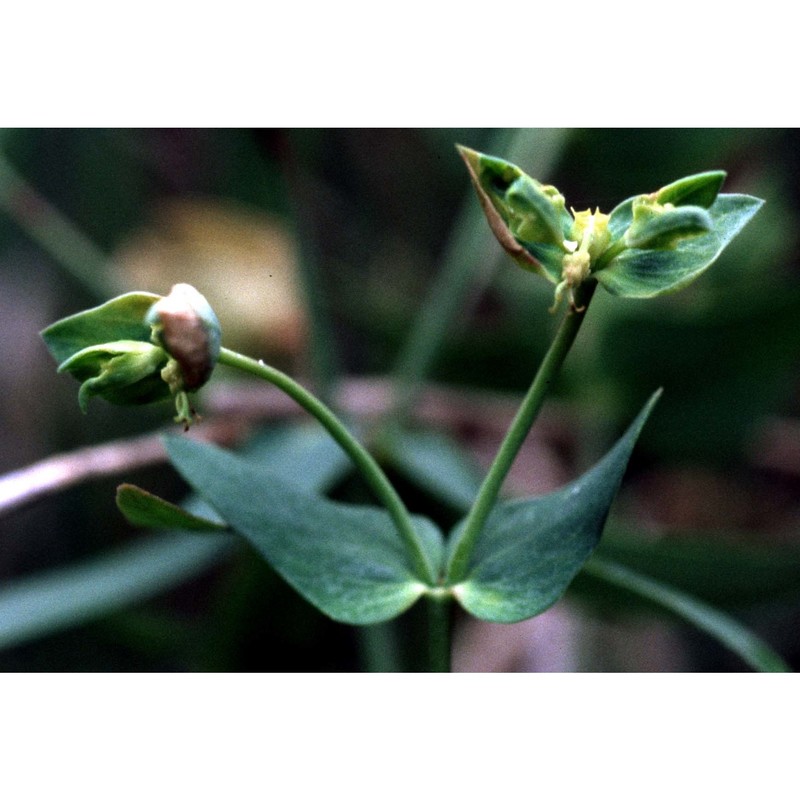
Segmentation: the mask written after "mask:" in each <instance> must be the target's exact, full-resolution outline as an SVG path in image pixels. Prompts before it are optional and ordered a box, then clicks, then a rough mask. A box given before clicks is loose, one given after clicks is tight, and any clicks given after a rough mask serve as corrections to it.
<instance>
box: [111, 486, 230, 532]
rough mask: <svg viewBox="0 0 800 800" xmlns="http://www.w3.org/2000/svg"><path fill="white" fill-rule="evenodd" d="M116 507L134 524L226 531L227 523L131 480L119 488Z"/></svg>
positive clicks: (188, 529) (178, 528)
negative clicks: (160, 495)
mask: <svg viewBox="0 0 800 800" xmlns="http://www.w3.org/2000/svg"><path fill="white" fill-rule="evenodd" d="M117 507H118V508H119V510H120V511H121V512H122V513H123V514H124V515H125V518H126V519H127V520H128V522H130V523H131V525H136V526H138V527H141V528H175V529H176V530H184V531H224V530H227V529H228V526H227V525H226V524H225V523H224V522H216V521H214V520H211V519H208V518H206V517H201V516H199V515H197V514H190V513H189V512H188V511H185V510H184V509H182V508H180V507H179V506H176V505H174V504H173V503H170V502H168V501H167V500H163V499H162V498H160V497H158V496H157V495H154V494H151V493H150V492H147V491H145V490H144V489H140V488H139V487H138V486H134V485H133V484H130V483H122V484H120V485H119V486H118V487H117Z"/></svg>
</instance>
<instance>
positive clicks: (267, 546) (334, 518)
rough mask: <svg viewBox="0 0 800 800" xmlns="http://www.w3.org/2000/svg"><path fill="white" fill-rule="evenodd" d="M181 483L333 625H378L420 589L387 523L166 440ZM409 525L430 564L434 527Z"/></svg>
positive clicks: (215, 453)
mask: <svg viewBox="0 0 800 800" xmlns="http://www.w3.org/2000/svg"><path fill="white" fill-rule="evenodd" d="M165 445H166V448H167V451H168V453H169V455H170V458H171V459H172V463H173V464H174V465H175V467H176V469H177V470H178V471H179V472H180V473H181V475H183V477H184V478H185V479H186V480H187V481H188V482H189V483H190V484H191V485H192V486H193V487H194V488H195V489H196V490H197V491H198V492H199V493H200V494H201V495H203V496H204V497H205V498H206V499H207V500H208V501H209V502H210V503H211V504H212V505H213V506H214V507H215V508H216V510H217V511H219V512H220V514H221V515H222V517H223V518H224V519H226V520H227V521H228V522H229V523H230V525H231V526H232V527H233V528H234V530H236V531H237V532H238V533H240V534H241V535H242V536H244V537H245V538H246V539H247V540H248V541H249V542H250V544H251V545H253V547H255V548H256V550H258V552H260V553H261V555H262V556H264V558H265V559H266V560H267V561H268V562H269V563H270V564H271V565H272V566H273V568H274V569H275V570H276V571H277V572H278V573H280V574H281V575H282V576H283V578H284V579H285V580H286V581H287V582H288V583H290V584H291V585H292V586H293V587H294V588H295V589H296V590H297V591H298V592H299V593H300V594H301V595H303V597H305V598H306V599H307V600H308V601H309V602H310V603H312V604H313V605H315V606H316V607H317V608H319V609H320V610H321V611H322V612H324V613H325V614H328V615H329V616H330V617H332V618H333V619H335V620H338V621H339V622H346V623H350V624H354V625H361V624H371V623H375V622H383V621H386V620H388V619H392V618H393V617H395V616H397V615H399V614H400V613H402V612H403V611H405V610H406V609H407V608H409V607H410V606H411V605H412V604H413V603H414V602H415V601H416V600H417V599H418V598H419V597H420V596H421V595H422V594H424V593H425V591H426V590H427V588H428V587H426V586H425V585H424V584H423V583H421V582H420V580H419V579H418V578H417V577H416V576H415V575H414V573H413V571H412V568H411V565H410V563H409V561H408V558H407V554H406V552H405V550H404V548H403V544H402V541H401V539H400V536H399V535H398V533H397V531H396V530H395V528H394V525H393V523H392V520H391V518H390V517H389V515H388V514H387V513H386V512H384V511H382V510H379V509H375V508H368V507H363V506H352V505H346V504H344V503H337V502H333V501H331V500H327V499H325V498H323V497H320V496H319V495H314V494H311V493H309V492H303V491H300V490H298V489H296V488H294V487H293V486H291V485H290V484H288V483H286V482H285V481H284V480H283V479H282V478H281V477H280V476H279V475H277V474H275V473H273V472H271V471H270V470H269V469H266V468H264V467H261V466H259V465H254V464H253V463H252V462H251V461H248V460H247V459H244V458H242V457H240V456H236V455H234V454H232V453H229V452H226V451H224V450H221V449H220V448H217V447H215V446H213V445H209V444H203V443H200V442H196V441H192V440H190V439H182V438H178V437H168V438H166V439H165ZM415 525H416V526H417V529H418V530H419V532H420V534H421V537H422V539H423V541H424V543H425V546H426V549H427V551H428V554H429V557H430V558H431V560H432V561H434V562H440V561H441V556H442V551H443V543H442V540H441V534H440V533H439V531H438V529H436V527H435V526H434V525H433V523H431V522H429V521H428V520H424V519H416V520H415Z"/></svg>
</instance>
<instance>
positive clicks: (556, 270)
mask: <svg viewBox="0 0 800 800" xmlns="http://www.w3.org/2000/svg"><path fill="white" fill-rule="evenodd" d="M459 150H460V153H461V155H462V157H463V158H464V161H465V163H466V165H467V167H468V170H469V173H470V176H471V178H472V182H473V184H474V186H475V189H476V191H477V193H478V198H479V200H480V202H481V205H482V207H483V209H484V211H485V213H486V217H487V219H488V222H489V225H490V226H491V229H492V231H493V232H494V234H495V235H496V237H497V239H498V240H499V241H500V243H501V244H502V246H503V247H504V248H505V249H506V250H507V251H508V253H509V254H510V255H511V256H512V257H513V259H514V260H515V261H516V262H517V263H518V264H520V265H521V266H522V267H523V268H525V269H527V270H529V271H531V272H533V273H536V274H538V275H540V276H542V277H544V278H545V279H547V280H548V281H550V282H551V283H552V284H553V285H554V287H555V290H554V303H553V307H552V309H551V311H552V312H554V313H555V312H557V311H558V312H559V313H561V314H562V319H561V322H560V325H559V328H558V331H557V333H556V336H555V338H554V340H553V342H552V344H551V346H550V349H549V350H548V352H547V354H546V355H545V357H544V359H543V361H542V363H541V366H540V367H539V370H538V372H537V373H536V375H535V377H534V379H533V382H532V383H531V386H530V389H529V391H528V393H527V394H526V396H525V398H524V399H523V401H522V403H521V405H520V407H519V410H518V412H517V415H516V417H515V418H514V420H513V422H512V423H511V425H510V427H509V429H508V431H507V433H506V436H505V438H504V440H503V442H502V444H501V446H500V448H499V450H498V453H497V455H496V457H495V460H494V462H493V464H492V465H491V467H490V469H489V470H488V472H487V474H486V476H485V478H484V480H483V482H482V485H481V487H480V489H479V491H478V493H477V496H476V497H475V499H474V502H473V503H472V505H471V507H470V508H469V510H468V511H467V513H466V514H465V516H464V517H463V519H462V520H461V522H459V523H458V524H457V525H456V526H455V527H454V528H453V530H452V531H450V532H449V534H448V535H445V533H444V532H443V531H442V530H441V529H440V528H439V527H438V526H437V524H436V523H435V522H434V521H433V520H431V519H427V518H424V517H419V516H414V515H412V514H410V513H409V511H408V509H407V508H406V505H405V503H404V501H403V499H402V498H401V496H400V494H399V493H398V491H397V490H396V488H395V487H394V486H393V485H392V483H391V481H390V480H389V479H388V477H387V475H386V473H385V472H384V471H383V469H382V468H381V467H380V466H379V464H378V462H377V461H376V459H375V458H374V457H373V455H372V454H371V453H370V451H369V450H368V449H367V448H366V447H365V446H364V445H363V444H362V443H361V442H360V441H359V439H358V438H357V437H356V436H355V435H354V434H353V433H352V432H351V430H350V429H349V428H348V426H347V425H346V424H345V423H344V422H343V421H342V420H341V419H340V418H339V417H338V416H337V415H336V414H335V413H334V412H333V411H332V410H331V409H330V408H328V407H327V406H326V405H325V404H324V403H323V402H321V401H320V400H319V399H318V398H317V397H315V396H314V395H313V394H311V393H310V392H309V391H307V390H306V389H305V388H303V387H302V386H301V385H300V384H298V383H297V382H296V381H294V380H293V379H292V378H290V377H289V376H288V375H286V374H284V373H282V372H280V371H279V370H277V369H275V368H274V367H271V366H269V365H267V364H265V363H263V362H262V361H259V360H255V359H252V358H249V357H247V356H244V355H241V354H239V353H235V352H233V351H231V350H228V349H227V348H224V347H221V344H220V326H219V322H218V320H217V318H216V316H215V314H214V312H213V311H212V309H211V308H210V306H209V305H208V303H207V302H206V301H205V299H204V298H203V297H202V295H200V294H199V293H198V292H197V291H196V290H195V289H193V288H192V287H188V286H186V285H178V286H176V287H174V289H173V291H172V292H171V293H170V295H169V296H167V297H166V298H161V297H159V296H157V295H152V294H147V293H130V294H125V295H122V296H120V297H117V298H115V299H113V300H111V301H109V302H108V303H105V304H104V305H102V306H99V307H97V308H95V309H91V310H89V311H85V312H82V313H79V314H76V315H74V316H71V317H68V318H66V319H64V320H61V321H60V322H57V323H55V324H54V325H52V326H50V327H49V328H47V329H46V330H45V331H44V332H43V336H44V339H45V342H46V343H47V346H48V347H49V349H50V351H51V353H52V354H53V355H54V357H55V358H56V360H57V361H58V362H59V364H60V366H59V370H63V371H68V372H71V373H72V374H73V375H74V376H75V377H76V378H78V379H79V380H80V381H81V389H80V393H79V400H80V403H81V407H82V408H83V409H84V410H86V407H87V403H88V401H89V399H90V398H91V397H93V396H100V397H104V398H105V399H107V400H109V401H111V402H115V403H143V402H151V401H156V400H160V399H164V398H165V397H170V396H172V397H173V398H174V400H175V403H176V408H177V417H176V420H178V421H180V422H181V423H183V424H184V426H185V427H187V428H188V426H189V425H190V424H191V423H192V420H193V417H194V411H193V409H192V408H191V405H190V402H189V393H190V392H192V391H194V390H196V389H198V388H200V386H202V385H203V384H204V383H205V382H206V381H207V380H208V379H209V377H210V376H211V374H212V371H213V370H214V368H215V366H216V365H217V364H222V365H225V366H228V367H233V368H235V369H239V370H242V371H244V372H246V373H249V374H250V375H252V376H254V377H257V378H261V379H263V380H265V381H267V382H269V383H272V384H274V385H275V386H277V387H278V388H280V389H281V390H283V391H284V392H286V393H287V394H288V395H289V396H290V397H292V398H293V399H294V400H295V401H297V402H298V403H299V404H300V405H301V406H302V407H303V408H304V409H306V410H307V411H308V412H309V413H310V414H312V415H313V416H314V417H315V418H316V419H317V420H319V422H320V423H321V424H322V425H323V426H324V427H325V428H326V429H327V431H328V432H329V433H330V434H331V436H332V437H333V438H334V439H335V440H336V442H337V443H338V444H339V445H340V447H341V448H342V449H343V450H344V451H345V452H346V453H347V455H348V456H349V457H350V459H351V460H352V462H353V463H354V465H355V466H356V467H357V468H358V470H359V471H360V473H361V475H362V476H363V477H364V479H365V480H366V482H367V484H368V485H369V486H370V488H371V489H372V492H373V494H374V496H375V499H376V500H377V501H378V502H379V503H380V506H379V507H377V506H376V507H365V506H356V505H350V504H345V503H341V502H334V501H332V500H330V499H327V498H326V497H324V496H321V495H318V494H310V493H308V492H305V491H302V490H300V489H298V488H297V487H296V486H294V485H293V484H292V483H291V482H289V481H287V480H285V479H283V478H282V477H281V475H280V474H275V473H274V472H273V471H271V469H270V465H269V464H263V465H259V464H254V463H253V462H252V461H251V460H248V459H246V458H245V457H243V456H241V455H238V454H236V453H233V452H227V451H224V450H222V449H220V448H218V447H215V446H213V445H210V444H204V443H200V442H197V441H194V440H192V439H189V438H186V437H182V436H169V437H166V438H165V445H166V448H167V451H168V453H169V456H170V458H171V460H172V463H173V465H174V466H175V468H176V469H177V470H178V472H179V473H180V474H181V475H182V476H183V477H184V478H185V479H186V480H187V481H188V483H189V484H190V485H191V486H192V487H193V488H194V489H195V490H196V491H197V492H198V493H199V494H200V495H201V496H202V497H203V498H204V499H205V500H206V501H207V502H208V503H209V504H210V505H211V506H212V507H213V508H214V509H215V510H216V512H218V514H219V519H211V518H210V517H208V518H206V517H202V516H198V515H195V514H189V513H188V512H187V511H185V510H183V509H181V508H179V507H177V506H174V505H172V504H171V503H168V502H167V501H165V500H162V499H160V498H158V497H156V496H154V495H152V494H149V493H147V492H144V491H143V490H141V489H138V488H137V487H135V486H132V485H129V484H124V485H123V486H121V487H120V488H119V490H118V496H117V500H118V505H119V507H120V509H121V510H122V512H123V513H124V514H125V515H126V516H127V517H128V518H129V519H130V520H131V521H132V522H134V523H135V524H140V525H150V526H156V527H174V528H184V529H190V530H204V529H208V530H220V529H225V528H229V529H230V530H231V531H233V532H235V533H237V534H239V535H241V536H243V537H244V538H245V539H247V540H248V541H249V542H250V543H251V544H252V546H253V547H254V548H255V549H256V550H257V551H258V552H259V553H260V554H261V555H262V556H263V557H264V558H265V559H266V560H267V561H268V562H269V563H270V564H271V565H272V567H273V568H274V569H275V570H276V571H277V572H278V573H280V574H281V575H282V576H283V578H284V579H285V580H286V581H287V582H288V583H289V584H291V585H292V586H293V587H294V588H295V589H296V590H297V591H298V592H299V593H300V594H302V595H303V596H304V597H305V598H306V599H307V600H308V601H309V602H310V603H312V604H313V605H315V606H316V607H317V608H318V609H320V610H321V611H322V612H324V613H325V614H327V615H329V616H330V617H332V618H333V619H335V620H338V621H340V622H344V623H349V624H354V625H369V624H373V623H379V622H385V621H388V620H391V619H393V618H395V617H397V616H398V615H400V614H402V613H403V612H404V611H406V610H407V609H408V608H410V607H411V606H412V605H413V604H414V603H416V602H417V601H418V600H419V599H421V598H424V599H425V601H426V602H427V604H428V607H429V609H430V621H431V624H430V625H429V633H428V639H429V642H428V644H429V652H430V666H431V668H432V669H438V670H446V669H448V668H449V653H450V639H449V636H450V632H449V616H450V611H451V607H452V604H453V603H454V602H455V603H458V604H460V605H461V607H462V608H463V609H464V610H465V611H466V612H468V613H470V614H473V615H475V616H476V617H479V618H481V619H484V620H489V621H493V622H506V623H510V622H517V621H520V620H523V619H526V618H529V617H532V616H535V615H537V614H540V613H541V612H543V611H544V610H546V609H547V608H549V607H550V606H551V605H552V604H553V603H555V602H556V601H557V600H558V599H559V598H560V597H561V596H562V595H563V594H564V592H565V591H566V589H567V587H568V586H569V584H570V583H571V581H572V580H573V578H574V577H575V575H576V574H577V573H578V572H579V571H580V570H581V568H583V567H584V566H585V565H586V562H587V559H589V557H590V556H591V555H592V552H593V550H594V549H595V547H596V546H597V544H598V542H599V540H600V536H601V533H602V530H603V527H604V524H605V521H606V518H607V516H608V513H609V509H610V506H611V504H612V502H613V500H614V497H615V495H616V493H617V490H618V488H619V485H620V482H621V480H622V476H623V473H624V471H625V468H626V466H627V463H628V460H629V458H630V455H631V452H632V450H633V447H634V444H635V442H636V439H637V437H638V436H639V433H640V432H641V430H642V427H643V426H644V424H645V422H646V420H647V417H648V415H649V414H650V412H651V411H652V409H653V406H654V405H655V403H656V400H657V398H658V394H659V392H656V393H655V394H654V395H653V396H652V397H651V398H650V399H649V400H648V401H647V402H646V403H645V405H644V407H643V409H642V411H641V412H640V413H639V415H638V416H637V417H636V419H635V420H634V421H633V422H632V423H631V425H630V427H629V428H628V430H627V431H626V432H625V433H624V434H623V435H622V437H621V438H620V439H619V441H617V443H616V444H615V445H614V446H613V447H612V448H611V450H610V451H609V452H608V453H607V454H606V456H605V457H604V458H602V459H601V460H600V461H599V462H598V463H597V464H596V465H595V466H594V467H593V468H592V469H591V470H589V471H588V472H586V473H585V474H584V475H582V476H580V477H579V478H577V479H576V480H574V481H573V482H572V483H570V484H569V485H568V486H566V487H564V488H563V489H561V490H559V491H557V492H554V493H552V494H549V495H546V496H542V497H533V498H523V499H516V500H500V499H499V496H500V491H501V488H502V486H503V482H504V480H505V478H506V476H507V474H508V471H509V469H510V468H511V465H512V463H513V461H514V459H515V457H516V455H517V453H518V451H519V449H520V447H521V445H522V443H523V441H524V440H525V437H526V436H527V434H528V432H529V430H530V428H531V426H532V425H533V423H534V421H535V419H536V416H537V414H538V412H539V410H540V408H541V406H542V403H543V401H544V399H545V396H546V392H547V389H548V388H549V386H550V385H551V384H552V382H553V380H554V378H555V376H556V375H557V373H558V371H559V368H560V366H561V364H562V363H563V361H564V359H565V357H566V355H567V353H568V352H569V350H570V348H571V346H572V344H573V342H574V340H575V337H576V336H577V334H578V331H579V329H580V327H581V324H582V322H583V320H584V318H585V316H586V313H587V310H588V308H589V305H590V303H591V300H592V297H593V295H594V292H595V290H596V288H597V286H598V285H601V286H602V287H603V288H605V289H606V290H608V291H609V292H611V293H612V294H615V295H619V296H621V297H631V298H648V297H654V296H656V295H659V294H662V293H664V292H668V291H672V290H675V289H678V288H680V287H682V286H684V285H686V284H687V283H689V282H690V281H692V280H693V279H694V278H696V277H697V276H698V275H700V273H701V272H703V271H704V270H705V269H706V268H708V267H709V266H710V265H711V263H712V262H713V261H714V260H715V259H716V258H717V257H718V256H719V254H720V253H721V252H722V251H723V249H724V248H725V247H726V245H727V244H728V243H729V242H730V241H731V239H733V237H734V236H736V234H737V233H738V232H739V231H740V230H741V229H742V228H743V227H744V225H745V224H746V223H747V222H748V221H749V220H750V218H751V217H752V216H753V214H755V212H756V211H757V210H758V208H759V206H760V205H761V201H760V200H758V199H756V198H754V197H749V196H746V195H726V194H719V191H720V188H721V186H722V183H723V181H724V177H725V175H724V173H722V172H707V173H702V174H699V175H693V176H690V177H688V178H684V179H682V180H679V181H676V182H674V183H671V184H669V185H668V186H665V187H663V188H662V189H660V190H658V191H656V192H653V193H651V194H643V195H639V196H637V197H633V198H630V199H628V200H626V201H625V202H623V203H621V204H620V205H618V206H617V207H616V208H615V209H614V210H613V211H611V212H610V214H605V213H602V212H601V211H600V210H599V209H598V210H595V211H594V212H592V211H591V210H586V211H579V212H575V211H572V210H569V209H568V207H567V203H566V200H565V198H564V197H563V196H562V195H561V193H560V192H559V191H558V190H557V189H555V188H554V187H552V186H544V185H542V184H541V183H539V182H538V181H536V180H534V179H533V178H531V177H529V176H528V175H526V174H525V173H524V172H523V171H522V170H521V169H519V167H517V166H515V165H514V164H511V163H509V162H507V161H504V160H502V159H499V158H495V157H492V156H488V155H484V154H481V153H477V152H475V151H473V150H470V149H467V148H459ZM591 569H592V570H593V572H594V574H596V575H598V576H600V577H604V578H605V579H606V580H609V581H612V582H617V583H622V584H626V585H627V587H628V588H630V589H631V590H633V591H640V592H641V593H644V594H648V593H649V595H650V596H651V597H655V598H656V599H658V597H657V596H658V595H659V591H660V590H661V589H662V588H663V587H659V586H657V585H654V584H652V583H650V584H648V583H647V580H646V579H644V584H643V583H642V582H641V579H638V580H639V582H638V583H637V579H631V577H630V576H629V575H627V576H626V573H625V572H624V570H623V571H622V573H620V571H619V569H616V568H615V566H614V565H613V564H607V563H603V562H597V561H593V562H591ZM662 594H663V593H662ZM667 595H668V597H667V598H666V599H664V597H662V598H661V599H662V601H663V602H664V603H665V604H667V605H671V607H672V608H673V610H677V611H678V612H679V613H683V614H684V615H685V616H687V617H689V618H690V619H692V618H694V619H695V621H697V622H698V624H701V625H702V624H703V622H702V619H705V620H708V619H711V617H710V616H709V615H708V614H706V615H705V617H703V615H702V614H699V613H696V612H697V605H696V604H695V605H694V606H692V601H691V600H686V602H682V600H681V598H679V597H678V596H677V595H676V594H674V593H673V594H672V595H669V592H668V590H667ZM670 598H671V599H670ZM676 598H677V599H676ZM712 614H713V612H712ZM693 615H694V616H693ZM701 618H702V619H701ZM717 622H719V624H718V625H717V626H716V633H717V635H719V636H720V638H722V639H725V637H726V633H725V632H726V631H727V632H728V634H730V635H729V636H728V640H729V643H731V642H733V641H734V640H735V641H736V643H737V646H738V649H739V652H740V653H741V654H742V655H743V656H744V657H745V658H748V659H749V660H750V662H751V663H753V664H754V665H755V666H757V667H760V668H782V667H783V666H784V665H783V664H782V662H781V661H780V659H778V658H777V657H775V656H774V654H771V653H770V652H769V651H768V649H767V648H766V647H765V646H763V645H762V644H761V643H760V642H758V641H757V640H756V639H755V638H754V637H750V638H748V635H747V634H743V633H742V632H741V631H740V630H739V629H738V628H736V626H735V623H732V622H730V621H727V620H724V619H722V618H719V619H718V620H717ZM726 626H727V627H726ZM732 631H733V633H731V632H732Z"/></svg>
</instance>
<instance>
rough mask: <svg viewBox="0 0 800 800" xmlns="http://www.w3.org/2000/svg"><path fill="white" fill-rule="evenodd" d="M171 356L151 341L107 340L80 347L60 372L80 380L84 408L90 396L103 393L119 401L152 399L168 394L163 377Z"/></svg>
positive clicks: (128, 402)
mask: <svg viewBox="0 0 800 800" xmlns="http://www.w3.org/2000/svg"><path fill="white" fill-rule="evenodd" d="M167 360H168V356H167V354H166V353H165V352H164V350H163V349H162V348H160V347H156V346H155V345H153V344H149V343H148V342H137V341H129V340H128V341H126V340H122V341H119V342H108V343H107V344H100V345H94V346H92V347H85V348H84V349H83V350H79V351H78V352H77V353H75V355H73V356H71V357H70V358H68V359H67V360H66V361H64V362H63V363H62V364H61V365H60V366H59V368H58V371H59V372H69V373H70V374H71V375H73V376H74V377H75V378H77V379H78V380H79V381H80V382H81V388H80V390H79V392H78V403H79V405H80V407H81V411H83V412H84V413H86V408H87V405H88V403H89V399H90V398H91V397H102V398H103V399H104V400H107V401H108V402H109V403H115V404H116V405H131V404H142V403H152V402H155V401H157V400H164V399H166V398H167V397H169V394H170V390H169V387H168V386H167V384H166V383H164V381H163V380H162V378H161V370H162V369H163V368H164V366H165V365H166V363H167Z"/></svg>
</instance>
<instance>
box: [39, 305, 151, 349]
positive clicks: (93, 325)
mask: <svg viewBox="0 0 800 800" xmlns="http://www.w3.org/2000/svg"><path fill="white" fill-rule="evenodd" d="M160 299H161V297H160V295H157V294H150V293H149V292H129V293H128V294H123V295H120V296H119V297H115V298H114V299H113V300H109V301H108V302H107V303H103V305H101V306H97V307H96V308H90V309H89V310H88V311H81V312H79V313H77V314H73V315H72V316H70V317H65V318H64V319H61V320H59V321H58V322H54V323H53V324H52V325H50V326H49V327H48V328H45V329H44V330H43V331H42V338H43V339H44V342H45V344H46V345H47V349H48V350H49V351H50V353H51V355H52V356H53V358H55V360H56V362H57V363H59V364H61V363H62V362H64V361H66V360H67V359H68V358H69V357H70V356H73V355H75V353H78V352H79V351H81V350H83V349H84V348H86V347H93V346H95V345H100V344H105V343H107V342H116V341H120V340H123V339H129V340H134V341H138V342H150V326H149V325H148V324H147V323H146V322H145V315H146V314H147V311H148V309H149V308H150V307H151V306H152V305H153V303H155V302H156V301H158V300H160Z"/></svg>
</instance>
